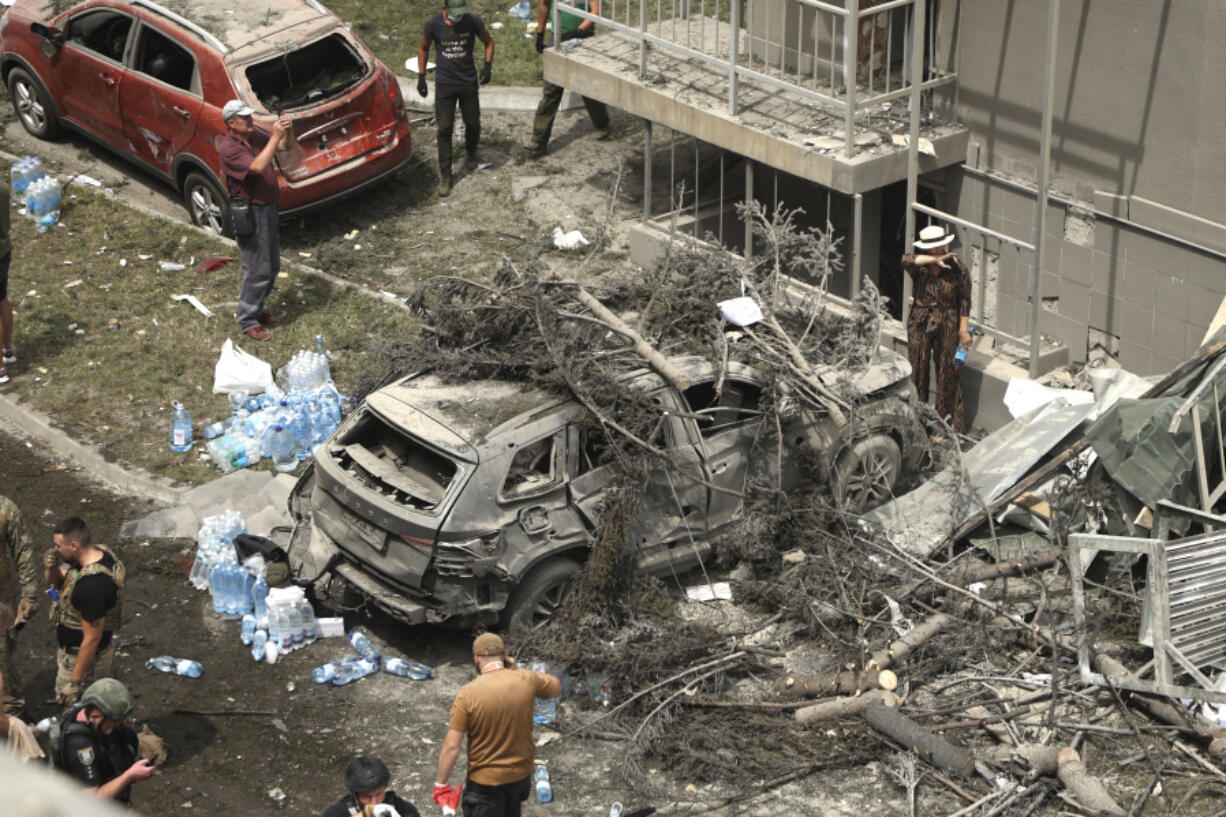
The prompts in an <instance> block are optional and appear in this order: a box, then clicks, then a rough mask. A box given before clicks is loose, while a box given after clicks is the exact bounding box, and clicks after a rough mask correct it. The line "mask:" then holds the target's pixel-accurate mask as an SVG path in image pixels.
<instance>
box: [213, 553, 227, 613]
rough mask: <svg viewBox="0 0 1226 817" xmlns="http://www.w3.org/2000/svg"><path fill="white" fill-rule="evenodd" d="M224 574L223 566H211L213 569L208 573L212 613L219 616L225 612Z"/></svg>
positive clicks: (224, 567)
mask: <svg viewBox="0 0 1226 817" xmlns="http://www.w3.org/2000/svg"><path fill="white" fill-rule="evenodd" d="M225 574H226V566H225V565H224V564H218V565H213V569H212V570H210V571H209V592H211V593H212V594H213V612H214V613H217V614H219V615H220V614H222V613H225V612H226V589H225V585H224V582H225Z"/></svg>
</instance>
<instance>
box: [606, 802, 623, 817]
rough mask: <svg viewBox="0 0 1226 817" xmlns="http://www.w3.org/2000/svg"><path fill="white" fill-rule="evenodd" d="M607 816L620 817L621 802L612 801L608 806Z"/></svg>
mask: <svg viewBox="0 0 1226 817" xmlns="http://www.w3.org/2000/svg"><path fill="white" fill-rule="evenodd" d="M609 817H622V804H621V803H614V804H613V805H611V806H609Z"/></svg>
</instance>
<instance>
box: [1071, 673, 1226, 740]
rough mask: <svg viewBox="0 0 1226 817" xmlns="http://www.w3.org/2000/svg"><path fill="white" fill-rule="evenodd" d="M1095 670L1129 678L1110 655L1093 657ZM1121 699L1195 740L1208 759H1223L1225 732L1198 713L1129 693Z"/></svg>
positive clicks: (1126, 691) (1122, 692)
mask: <svg viewBox="0 0 1226 817" xmlns="http://www.w3.org/2000/svg"><path fill="white" fill-rule="evenodd" d="M1094 669H1095V670H1097V671H1098V672H1101V673H1102V674H1103V675H1117V676H1120V677H1127V676H1129V675H1131V674H1132V673H1130V672H1129V671H1128V668H1127V667H1125V666H1124V665H1123V664H1121V663H1120V662H1119V661H1116V660H1115V659H1114V658H1112V657H1111V656H1109V655H1106V654H1104V653H1098V654H1096V655H1095V656H1094ZM1120 697H1122V698H1123V699H1124V700H1125V701H1127V702H1128V703H1132V704H1136V705H1137V706H1139V707H1141V708H1142V709H1144V710H1145V711H1146V712H1148V713H1149V714H1150V715H1151V716H1153V717H1155V718H1157V719H1158V720H1160V721H1162V722H1163V723H1169V724H1170V725H1171V726H1178V727H1179V728H1180V729H1182V730H1183V731H1184V732H1186V733H1187V734H1188V735H1190V736H1192V737H1195V738H1196V739H1197V740H1198V741H1200V742H1201V743H1202V744H1205V745H1206V746H1207V748H1208V751H1209V755H1210V757H1215V758H1224V757H1226V729H1224V728H1222V727H1221V726H1219V725H1218V724H1217V723H1216V722H1214V721H1211V720H1209V719H1208V718H1206V717H1204V716H1203V715H1201V714H1200V713H1199V712H1193V711H1189V710H1187V709H1184V708H1182V707H1179V706H1175V705H1174V704H1171V703H1167V702H1166V701H1161V700H1158V699H1157V698H1151V697H1149V696H1148V695H1141V694H1139V693H1136V692H1132V691H1131V690H1127V689H1121V690H1120Z"/></svg>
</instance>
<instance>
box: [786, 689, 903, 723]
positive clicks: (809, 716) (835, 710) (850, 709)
mask: <svg viewBox="0 0 1226 817" xmlns="http://www.w3.org/2000/svg"><path fill="white" fill-rule="evenodd" d="M873 704H881V705H882V706H890V707H893V706H898V698H897V696H895V695H894V693H893V692H890V691H889V690H888V689H870V690H869V691H868V692H865V693H864V694H863V695H857V696H855V697H854V698H835V699H834V700H832V701H822V702H821V703H819V704H813V705H811V706H806V707H804V708H803V709H797V710H796V721H797V723H817V722H818V721H828V720H834V719H835V718H848V717H851V716H852V715H861V714H863V713H864V710H866V709H868V708H869V707H870V706H872V705H873Z"/></svg>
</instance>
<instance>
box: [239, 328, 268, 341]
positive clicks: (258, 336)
mask: <svg viewBox="0 0 1226 817" xmlns="http://www.w3.org/2000/svg"><path fill="white" fill-rule="evenodd" d="M243 334H244V335H246V336H247V337H249V338H251V339H252V340H268V339H269V338H271V337H272V335H270V334H268V330H267V329H265V328H264V327H262V326H253V327H251V328H250V329H248V330H247V331H246V332H244V333H243Z"/></svg>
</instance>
